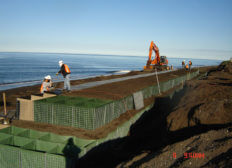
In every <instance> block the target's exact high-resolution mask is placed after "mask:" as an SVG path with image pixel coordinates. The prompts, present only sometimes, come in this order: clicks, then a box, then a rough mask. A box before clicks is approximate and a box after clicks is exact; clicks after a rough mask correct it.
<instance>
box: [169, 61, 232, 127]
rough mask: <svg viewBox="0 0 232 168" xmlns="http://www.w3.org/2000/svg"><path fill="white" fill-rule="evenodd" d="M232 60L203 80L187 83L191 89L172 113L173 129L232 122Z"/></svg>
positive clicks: (210, 72) (170, 121)
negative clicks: (231, 70)
mask: <svg viewBox="0 0 232 168" xmlns="http://www.w3.org/2000/svg"><path fill="white" fill-rule="evenodd" d="M230 69H232V63H230V62H229V63H228V64H225V65H224V64H223V63H222V64H221V65H219V67H218V68H217V69H216V70H213V71H209V73H208V75H207V76H206V77H204V78H203V79H201V80H192V81H189V82H187V84H186V87H187V92H186V94H185V95H184V96H183V97H182V98H181V100H180V102H179V103H178V105H177V107H176V108H175V110H174V111H173V112H172V113H171V114H170V115H169V116H168V118H167V119H168V123H172V124H171V127H170V130H172V131H174V130H178V129H180V128H184V127H187V126H194V125H197V124H225V123H229V122H231V121H232V113H231V112H232V73H230V72H229V70H230Z"/></svg>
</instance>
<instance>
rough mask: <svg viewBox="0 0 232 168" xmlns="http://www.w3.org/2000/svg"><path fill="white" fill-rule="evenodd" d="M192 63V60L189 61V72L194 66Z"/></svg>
mask: <svg viewBox="0 0 232 168" xmlns="http://www.w3.org/2000/svg"><path fill="white" fill-rule="evenodd" d="M192 64H193V63H192V61H191V60H189V70H191V66H192Z"/></svg>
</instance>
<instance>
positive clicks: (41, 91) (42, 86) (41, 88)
mask: <svg viewBox="0 0 232 168" xmlns="http://www.w3.org/2000/svg"><path fill="white" fill-rule="evenodd" d="M43 88H44V85H43V83H42V84H41V87H40V93H43ZM46 89H47V90H46V91H49V87H47V88H46Z"/></svg>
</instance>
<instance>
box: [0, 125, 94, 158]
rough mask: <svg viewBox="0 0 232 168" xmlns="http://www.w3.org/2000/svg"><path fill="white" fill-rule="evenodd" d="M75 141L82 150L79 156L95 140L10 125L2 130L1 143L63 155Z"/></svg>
mask: <svg viewBox="0 0 232 168" xmlns="http://www.w3.org/2000/svg"><path fill="white" fill-rule="evenodd" d="M70 141H72V142H73V145H75V146H77V147H78V149H79V150H80V151H79V152H80V153H79V156H82V155H84V154H85V152H86V150H88V149H89V147H91V146H92V145H93V143H94V142H95V140H87V139H81V138H77V137H74V136H61V135H57V134H53V133H49V132H40V131H36V130H31V129H25V128H19V127H14V126H11V127H8V128H4V129H1V130H0V144H3V145H10V146H17V147H20V148H22V149H28V150H35V151H39V152H46V153H53V154H59V155H63V154H64V152H63V150H64V148H65V146H67V144H69V143H71V142H70Z"/></svg>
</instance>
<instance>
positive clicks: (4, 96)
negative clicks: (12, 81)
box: [3, 92, 6, 116]
mask: <svg viewBox="0 0 232 168" xmlns="http://www.w3.org/2000/svg"><path fill="white" fill-rule="evenodd" d="M3 102H4V115H5V116H6V94H5V92H3Z"/></svg>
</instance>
